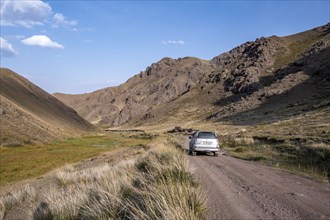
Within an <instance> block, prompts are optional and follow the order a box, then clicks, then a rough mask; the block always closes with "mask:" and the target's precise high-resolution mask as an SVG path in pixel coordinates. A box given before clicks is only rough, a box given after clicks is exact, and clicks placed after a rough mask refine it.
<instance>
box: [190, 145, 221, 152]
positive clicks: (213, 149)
mask: <svg viewBox="0 0 330 220" xmlns="http://www.w3.org/2000/svg"><path fill="white" fill-rule="evenodd" d="M192 150H193V151H198V152H219V147H205V146H194V147H193V148H192Z"/></svg>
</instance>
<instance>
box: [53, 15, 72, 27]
mask: <svg viewBox="0 0 330 220" xmlns="http://www.w3.org/2000/svg"><path fill="white" fill-rule="evenodd" d="M76 25H77V21H73V20H72V21H69V20H67V19H66V18H65V17H64V15H63V14H61V13H55V14H54V17H53V27H55V28H58V27H61V26H62V27H71V26H76Z"/></svg>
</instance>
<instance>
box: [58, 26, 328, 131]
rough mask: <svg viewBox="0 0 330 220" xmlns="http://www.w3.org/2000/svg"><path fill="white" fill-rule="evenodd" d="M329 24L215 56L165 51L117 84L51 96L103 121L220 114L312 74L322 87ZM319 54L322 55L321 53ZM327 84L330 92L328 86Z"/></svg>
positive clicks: (139, 122) (131, 122)
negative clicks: (174, 56)
mask: <svg viewBox="0 0 330 220" xmlns="http://www.w3.org/2000/svg"><path fill="white" fill-rule="evenodd" d="M329 30H330V24H326V25H324V26H321V27H317V28H314V29H312V30H307V31H304V32H301V33H298V34H294V35H290V36H286V37H277V36H271V37H268V38H265V37H261V38H258V39H256V41H249V42H246V43H244V44H242V45H239V46H237V47H235V48H233V49H232V50H230V51H228V52H225V53H222V54H220V55H218V56H216V57H214V58H213V59H211V60H201V59H198V58H193V57H185V58H179V59H172V58H168V57H166V58H163V59H161V60H160V61H159V62H156V63H153V64H151V65H150V66H149V67H147V68H146V69H145V70H144V71H141V72H140V73H139V74H136V75H135V76H133V77H131V78H130V79H128V80H127V81H126V82H125V83H123V84H121V85H119V86H116V87H108V88H104V89H101V90H97V91H95V92H92V93H87V94H83V95H65V94H59V93H56V94H54V95H55V96H56V97H58V98H59V99H60V100H62V101H63V102H64V103H66V104H67V105H69V106H71V107H72V108H74V109H76V111H77V112H78V113H79V114H80V115H82V116H83V117H85V118H86V119H87V120H89V121H90V122H92V123H94V124H98V125H102V126H114V127H116V126H143V125H148V124H150V125H152V124H157V123H167V122H169V121H172V122H173V123H175V122H176V123H178V124H185V122H186V121H195V120H197V121H198V120H199V121H219V120H220V121H221V120H222V119H223V118H228V117H229V116H230V115H236V114H237V112H243V111H245V110H247V109H255V108H257V106H259V105H262V103H263V102H265V101H267V100H269V99H271V97H275V96H278V95H281V94H283V93H288V94H289V93H290V92H291V89H293V88H294V87H295V86H297V85H300V84H301V83H304V82H305V81H306V80H308V79H309V78H313V79H315V80H314V81H313V83H314V84H315V85H312V86H311V88H314V87H315V86H316V87H317V86H318V85H316V84H318V83H319V82H317V81H318V80H317V79H321V78H322V77H323V78H322V80H323V79H324V80H325V81H327V76H328V70H327V68H328V63H329V58H328V56H327V54H328V53H329V52H328V51H329V42H330V40H329V38H330V37H329ZM320 53H322V54H325V55H322V56H320V57H318V54H320ZM313 54H314V55H313ZM308 56H309V58H308ZM306 57H307V58H306ZM318 58H319V60H318ZM308 59H309V60H313V62H309V60H308ZM321 59H322V60H321ZM322 66H323V67H322ZM313 68H316V69H319V70H318V72H319V73H320V74H319V75H318V76H316V75H313V74H309V72H310V70H312V69H313ZM299 71H300V72H299ZM306 72H308V73H306ZM282 88H283V89H282ZM322 89H323V90H324V91H322V92H324V93H325V95H327V94H329V91H328V88H327V87H326V86H323V87H322ZM312 90H313V91H314V90H315V89H312ZM316 92H317V91H316ZM309 98H310V97H309ZM324 98H325V96H322V97H321V98H320V99H318V101H317V102H322V100H323V99H324ZM301 99H304V98H303V97H301ZM296 101H299V100H292V103H291V101H289V103H286V104H288V105H289V104H290V105H293V104H294V103H295V102H296ZM317 102H315V103H314V104H316V103H317ZM266 109H267V108H266Z"/></svg>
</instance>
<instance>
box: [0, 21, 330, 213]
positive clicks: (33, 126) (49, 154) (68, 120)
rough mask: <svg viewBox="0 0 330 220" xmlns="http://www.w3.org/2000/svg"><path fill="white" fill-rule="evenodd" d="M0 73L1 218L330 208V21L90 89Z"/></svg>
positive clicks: (3, 70)
mask: <svg viewBox="0 0 330 220" xmlns="http://www.w3.org/2000/svg"><path fill="white" fill-rule="evenodd" d="M0 76H1V78H0V79H1V89H0V91H1V94H0V99H1V103H0V114H1V126H0V134H1V138H0V141H1V142H0V145H1V146H0V175H1V181H0V186H1V188H0V219H63V218H65V219H107V218H113V219H156V218H161V219H223V218H224V219H233V218H234V219H242V218H243V219H244V218H245V219H260V218H261V219H264V218H266V219H328V218H330V213H329V211H328V207H329V206H330V201H329V199H328V198H329V196H330V188H329V181H330V99H329V97H330V24H329V23H328V24H326V25H324V26H320V27H316V28H313V29H311V30H307V31H304V32H301V33H297V34H294V35H290V36H285V37H278V36H271V37H267V38H266V37H260V38H258V39H256V40H255V41H249V42H246V43H244V44H241V45H239V46H237V47H235V48H233V49H232V50H230V51H228V52H225V53H222V54H220V55H218V56H215V57H214V58H212V59H211V60H203V59H199V58H195V57H183V58H178V59H173V58H169V57H165V58H163V59H161V60H160V61H158V62H156V63H153V64H151V65H150V66H148V67H147V68H146V69H145V70H143V71H141V72H140V73H138V74H136V75H134V76H133V77H131V78H130V79H128V80H127V81H126V82H125V83H123V84H121V85H119V86H115V87H107V88H103V89H100V90H97V91H94V92H91V93H85V94H76V95H71V94H63V93H55V94H49V93H47V92H46V91H44V90H42V89H41V88H39V87H38V86H37V85H35V84H33V83H32V82H30V81H29V80H27V79H26V78H24V77H23V76H20V75H19V74H18V73H15V72H14V71H12V70H9V69H7V68H1V69H0ZM194 130H212V131H215V132H216V133H217V134H218V137H219V141H220V145H221V151H222V155H220V157H219V158H216V157H211V156H209V155H197V156H196V157H192V156H188V155H187V154H186V148H187V137H188V136H189V135H191V132H192V131H194ZM48 189H51V194H47V193H48ZM66 195H70V196H66ZM172 196H173V197H172ZM159 201H165V202H159Z"/></svg>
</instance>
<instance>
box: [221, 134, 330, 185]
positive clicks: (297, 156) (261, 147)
mask: <svg viewBox="0 0 330 220" xmlns="http://www.w3.org/2000/svg"><path fill="white" fill-rule="evenodd" d="M241 139H242V137H240V138H235V137H230V138H227V139H226V140H225V141H224V143H223V147H224V148H225V150H226V151H227V152H229V153H230V154H231V155H233V156H235V157H238V158H242V159H245V160H252V161H258V162H260V163H263V164H266V165H270V166H275V167H280V168H283V169H285V170H288V171H290V172H294V173H297V174H300V175H304V176H309V177H312V178H316V179H319V180H322V181H325V182H329V180H330V146H329V145H328V144H327V143H323V142H321V143H319V142H317V143H315V142H313V141H311V140H310V141H307V142H304V143H300V142H296V141H290V140H285V141H284V140H277V139H276V138H274V137H270V138H267V139H264V140H263V141H262V142H259V141H251V142H250V141H241ZM243 139H246V140H249V139H250V138H248V137H244V138H243ZM251 139H253V138H252V137H251Z"/></svg>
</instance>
